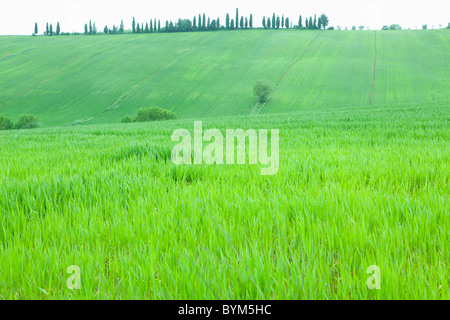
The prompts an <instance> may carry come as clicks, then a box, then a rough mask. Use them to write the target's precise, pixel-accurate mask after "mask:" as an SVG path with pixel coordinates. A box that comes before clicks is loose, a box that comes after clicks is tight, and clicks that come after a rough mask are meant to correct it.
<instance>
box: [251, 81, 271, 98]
mask: <svg viewBox="0 0 450 320" xmlns="http://www.w3.org/2000/svg"><path fill="white" fill-rule="evenodd" d="M272 90H273V89H272V86H271V84H270V83H269V82H268V81H258V82H257V83H256V84H255V86H254V87H253V93H254V94H255V96H256V97H257V98H258V102H259V103H264V102H266V101H267V99H268V98H269V95H270V94H271V93H272Z"/></svg>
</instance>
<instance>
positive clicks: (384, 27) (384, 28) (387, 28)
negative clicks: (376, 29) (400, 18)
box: [381, 25, 389, 30]
mask: <svg viewBox="0 0 450 320" xmlns="http://www.w3.org/2000/svg"><path fill="white" fill-rule="evenodd" d="M381 30H389V27H388V26H386V25H384V26H383V28H381Z"/></svg>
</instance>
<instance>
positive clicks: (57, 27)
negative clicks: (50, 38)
mask: <svg viewBox="0 0 450 320" xmlns="http://www.w3.org/2000/svg"><path fill="white" fill-rule="evenodd" d="M60 34H61V26H60V24H59V22H57V23H56V35H57V36H59V35H60Z"/></svg>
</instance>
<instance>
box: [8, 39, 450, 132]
mask: <svg viewBox="0 0 450 320" xmlns="http://www.w3.org/2000/svg"><path fill="white" fill-rule="evenodd" d="M449 35H450V33H449V31H448V30H419V31H325V32H324V31H298V30H282V31H276V30H245V31H234V32H204V33H174V34H142V35H115V36H111V35H110V36H106V35H97V36H59V37H28V36H26V37H24V36H11V37H5V36H4V37H0V114H1V115H4V116H7V117H10V118H12V119H13V120H17V118H18V117H19V116H20V115H21V114H23V113H31V114H34V115H36V116H37V117H38V118H39V120H40V121H41V125H42V126H44V127H46V126H55V125H71V124H82V123H85V124H94V123H114V122H119V121H120V119H121V118H122V117H123V115H124V114H134V113H135V112H136V111H137V110H138V109H139V108H142V107H149V106H158V107H160V108H165V109H169V110H172V111H174V112H176V113H177V115H178V116H179V117H180V118H204V117H221V116H234V115H249V114H254V113H269V114H270V113H284V112H294V111H301V110H308V109H309V110H313V109H333V108H343V107H353V106H369V105H374V106H389V105H391V104H392V105H406V104H416V103H429V102H446V101H448V92H449V89H450V85H449V81H448V75H449V74H450V66H449V64H448V61H450V54H449V52H450V42H449ZM263 79H266V80H269V81H270V82H271V83H272V84H273V85H274V87H275V88H276V90H275V92H274V93H273V96H272V98H271V100H270V102H269V103H267V104H266V105H265V106H264V107H263V108H262V109H257V108H254V96H253V93H252V87H253V84H254V83H255V82H256V81H257V80H263Z"/></svg>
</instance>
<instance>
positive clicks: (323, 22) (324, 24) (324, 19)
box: [319, 13, 329, 30]
mask: <svg viewBox="0 0 450 320" xmlns="http://www.w3.org/2000/svg"><path fill="white" fill-rule="evenodd" d="M319 20H320V22H321V25H322V28H323V29H324V30H325V29H326V27H327V26H328V23H329V20H328V16H327V15H326V14H325V13H323V14H322V15H321V16H320V17H319Z"/></svg>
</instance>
